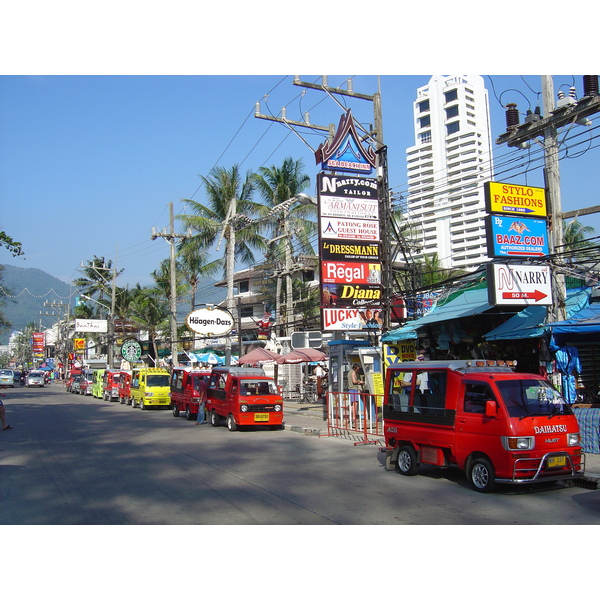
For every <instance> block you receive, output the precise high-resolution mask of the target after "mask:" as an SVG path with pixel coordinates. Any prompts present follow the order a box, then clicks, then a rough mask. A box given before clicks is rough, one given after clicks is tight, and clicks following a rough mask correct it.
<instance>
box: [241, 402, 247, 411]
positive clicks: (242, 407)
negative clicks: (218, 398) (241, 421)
mask: <svg viewBox="0 0 600 600" xmlns="http://www.w3.org/2000/svg"><path fill="white" fill-rule="evenodd" d="M240 410H241V411H242V412H248V407H247V406H246V405H245V404H242V406H240Z"/></svg>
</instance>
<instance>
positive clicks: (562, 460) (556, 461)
mask: <svg viewBox="0 0 600 600" xmlns="http://www.w3.org/2000/svg"><path fill="white" fill-rule="evenodd" d="M566 464H567V459H566V457H565V456H551V457H550V458H549V459H548V467H549V468H552V467H564V466H565V465H566Z"/></svg>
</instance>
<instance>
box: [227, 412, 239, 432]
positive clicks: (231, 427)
mask: <svg viewBox="0 0 600 600" xmlns="http://www.w3.org/2000/svg"><path fill="white" fill-rule="evenodd" d="M227 429H229V431H237V425H236V424H235V419H234V418H233V415H231V414H229V415H227Z"/></svg>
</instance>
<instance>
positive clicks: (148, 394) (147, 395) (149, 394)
mask: <svg viewBox="0 0 600 600" xmlns="http://www.w3.org/2000/svg"><path fill="white" fill-rule="evenodd" d="M145 395H146V398H152V396H154V392H146V394H145Z"/></svg>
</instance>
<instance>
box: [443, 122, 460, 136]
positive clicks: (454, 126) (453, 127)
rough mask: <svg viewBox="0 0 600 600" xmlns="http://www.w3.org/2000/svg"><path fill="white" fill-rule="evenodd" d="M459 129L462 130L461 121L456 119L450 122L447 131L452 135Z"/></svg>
mask: <svg viewBox="0 0 600 600" xmlns="http://www.w3.org/2000/svg"><path fill="white" fill-rule="evenodd" d="M459 130H460V126H459V121H454V122H453V123H448V125H446V132H447V134H448V135H450V134H452V133H456V132H457V131H459Z"/></svg>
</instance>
